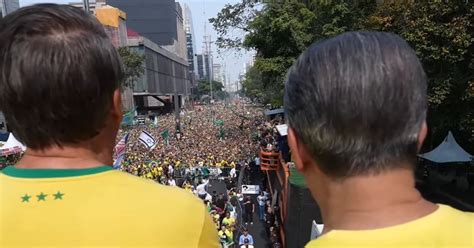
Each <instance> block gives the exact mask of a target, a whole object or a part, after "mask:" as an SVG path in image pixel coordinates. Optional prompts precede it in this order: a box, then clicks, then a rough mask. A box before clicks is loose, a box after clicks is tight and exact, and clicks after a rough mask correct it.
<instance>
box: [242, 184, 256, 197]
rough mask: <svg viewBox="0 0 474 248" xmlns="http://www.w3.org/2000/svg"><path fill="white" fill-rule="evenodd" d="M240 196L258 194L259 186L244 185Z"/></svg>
mask: <svg viewBox="0 0 474 248" xmlns="http://www.w3.org/2000/svg"><path fill="white" fill-rule="evenodd" d="M242 194H249V195H258V194H260V186H258V185H248V184H244V185H242Z"/></svg>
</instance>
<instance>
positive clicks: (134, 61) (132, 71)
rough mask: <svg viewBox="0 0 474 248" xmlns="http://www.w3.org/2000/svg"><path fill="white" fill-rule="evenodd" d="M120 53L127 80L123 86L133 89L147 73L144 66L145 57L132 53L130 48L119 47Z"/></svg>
mask: <svg viewBox="0 0 474 248" xmlns="http://www.w3.org/2000/svg"><path fill="white" fill-rule="evenodd" d="M118 52H119V54H120V57H121V58H122V62H123V66H124V71H125V80H124V82H123V84H122V86H123V87H128V88H133V86H134V84H135V82H136V81H137V80H138V79H139V78H140V77H141V75H142V74H143V73H144V72H145V67H144V65H143V64H144V63H145V56H144V55H140V54H138V53H137V52H135V51H132V50H131V49H130V48H128V47H119V48H118Z"/></svg>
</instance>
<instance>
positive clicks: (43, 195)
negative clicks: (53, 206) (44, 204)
mask: <svg viewBox="0 0 474 248" xmlns="http://www.w3.org/2000/svg"><path fill="white" fill-rule="evenodd" d="M46 196H48V195H45V194H44V193H43V192H41V194H39V195H36V197H38V201H46Z"/></svg>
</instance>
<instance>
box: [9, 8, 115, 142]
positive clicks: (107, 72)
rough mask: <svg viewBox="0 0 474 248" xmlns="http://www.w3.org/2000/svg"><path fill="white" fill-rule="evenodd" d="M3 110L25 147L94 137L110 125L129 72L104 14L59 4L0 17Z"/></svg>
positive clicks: (26, 9) (25, 9) (23, 10)
mask: <svg viewBox="0 0 474 248" xmlns="http://www.w3.org/2000/svg"><path fill="white" fill-rule="evenodd" d="M0 37H1V39H0V111H3V112H4V113H5V116H6V119H7V123H8V125H9V127H11V128H12V129H13V130H14V132H15V134H16V136H17V137H18V138H19V140H21V141H22V142H23V143H25V144H26V146H27V147H29V148H33V149H43V148H47V147H50V146H53V145H65V144H74V143H77V142H81V141H85V140H89V139H91V138H92V137H94V136H96V135H97V134H98V133H99V132H100V130H101V129H102V128H103V127H104V125H105V121H106V118H107V117H108V116H109V113H110V109H111V105H112V104H113V94H114V91H115V90H116V89H118V88H119V85H120V82H121V80H122V78H123V69H122V64H121V61H120V57H119V55H118V53H117V51H116V49H115V48H114V46H113V45H112V43H111V41H110V40H109V38H108V36H107V34H106V33H105V31H104V29H103V27H102V26H101V25H100V23H98V21H97V20H96V19H95V18H94V17H93V16H90V15H89V14H87V13H85V12H84V11H82V10H81V9H78V8H75V7H72V6H67V5H54V4H40V5H34V6H29V7H25V8H22V9H20V10H18V11H16V12H13V13H12V14H10V15H7V16H6V17H5V18H4V19H2V20H0Z"/></svg>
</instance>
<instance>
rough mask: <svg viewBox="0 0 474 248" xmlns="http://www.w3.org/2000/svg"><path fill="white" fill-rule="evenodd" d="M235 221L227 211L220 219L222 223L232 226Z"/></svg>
mask: <svg viewBox="0 0 474 248" xmlns="http://www.w3.org/2000/svg"><path fill="white" fill-rule="evenodd" d="M234 223H235V219H234V218H232V217H231V216H230V213H229V212H227V213H226V214H225V217H224V218H223V219H222V225H226V226H229V227H232V226H233V225H234Z"/></svg>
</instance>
